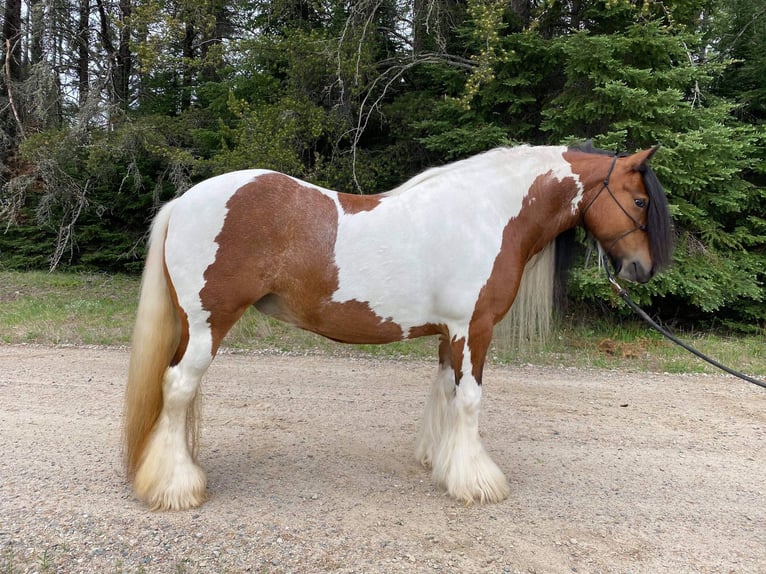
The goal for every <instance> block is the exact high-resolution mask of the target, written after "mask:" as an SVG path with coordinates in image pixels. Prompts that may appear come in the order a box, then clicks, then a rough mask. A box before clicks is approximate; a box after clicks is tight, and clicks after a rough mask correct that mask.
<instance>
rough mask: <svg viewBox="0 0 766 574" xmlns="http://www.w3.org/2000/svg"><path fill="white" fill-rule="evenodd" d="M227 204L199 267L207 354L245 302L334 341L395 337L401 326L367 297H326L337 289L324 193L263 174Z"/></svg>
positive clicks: (330, 214) (334, 218) (329, 207)
mask: <svg viewBox="0 0 766 574" xmlns="http://www.w3.org/2000/svg"><path fill="white" fill-rule="evenodd" d="M360 197H361V196H360ZM352 203H353V204H354V207H357V208H358V207H360V206H362V207H364V206H372V205H373V203H374V202H373V201H372V200H371V199H369V200H365V201H364V202H360V203H358V204H356V203H354V202H348V201H347V202H346V204H347V205H348V206H351V204H352ZM227 208H228V212H227V215H226V219H225V221H224V224H223V227H222V229H221V231H220V233H219V234H218V236H217V237H216V243H218V246H219V247H218V252H217V253H216V259H215V261H214V262H213V263H212V264H211V265H210V266H209V267H208V268H207V269H206V270H205V274H204V277H205V286H204V287H203V289H202V290H201V291H200V298H201V300H202V306H203V308H204V309H206V310H207V311H209V312H210V317H209V319H208V322H209V324H210V327H211V330H212V335H213V352H214V353H215V352H216V351H217V349H218V346H219V345H220V342H221V340H222V339H223V337H224V336H225V335H226V333H227V332H228V331H229V329H230V328H231V326H232V325H233V324H234V323H235V322H236V321H237V319H239V317H240V316H241V315H242V314H243V313H244V312H245V310H246V309H247V308H248V307H249V306H251V305H255V306H256V307H257V308H258V309H260V310H261V311H263V312H265V313H267V314H269V315H272V316H275V317H277V318H280V319H282V320H285V321H289V322H291V323H293V324H295V325H297V326H298V327H301V328H303V329H307V330H309V331H313V332H315V333H319V334H321V335H324V336H326V337H328V338H330V339H334V340H337V341H343V342H347V343H386V342H391V341H396V340H401V339H402V337H403V333H402V329H401V327H400V326H399V325H398V324H397V323H394V322H393V321H390V320H386V319H382V318H380V317H378V316H377V315H375V313H374V312H373V311H372V310H371V309H370V306H369V304H368V303H367V302H363V301H348V302H345V303H337V302H333V301H332V300H331V297H332V294H333V293H334V292H335V291H336V290H337V288H338V269H337V267H336V265H335V261H334V246H335V240H336V237H337V228H338V210H337V207H336V204H335V202H334V201H333V199H332V198H331V197H328V196H327V195H325V194H324V193H322V192H320V191H318V190H317V189H315V188H313V187H310V186H303V185H301V184H300V182H298V181H296V180H294V179H292V178H289V177H287V176H284V175H281V174H267V175H262V176H259V177H258V178H257V179H255V180H254V181H253V182H251V183H248V184H246V185H244V186H243V187H241V188H240V189H239V190H237V192H236V193H234V195H232V197H231V198H230V199H229V201H228V203H227ZM350 208H351V207H350Z"/></svg>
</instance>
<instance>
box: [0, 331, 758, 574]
mask: <svg viewBox="0 0 766 574" xmlns="http://www.w3.org/2000/svg"><path fill="white" fill-rule="evenodd" d="M126 362H127V352H126V351H124V350H114V349H79V348H45V347H16V346H0V449H1V450H0V451H1V452H2V457H1V458H0V546H2V554H0V571H1V572H3V573H4V574H6V573H12V574H15V573H18V572H65V573H69V572H104V573H114V572H125V573H128V572H129V573H139V572H144V573H149V572H194V573H196V572H211V573H213V572H215V573H222V572H264V573H265V572H307V573H311V572H339V573H346V572H359V573H368V572H369V573H378V572H386V573H387V572H456V573H457V572H460V573H464V572H468V573H470V572H497V573H504V572H522V573H530V572H534V573H545V574H547V573H572V572H579V573H601V572H603V573H607V572H610V573H618V572H619V573H652V574H659V573H674V574H678V573H685V572H689V573H691V572H709V573H728V572H736V573H760V572H766V499H765V498H764V491H765V490H766V449H764V440H765V439H766V393H765V392H763V391H762V390H760V389H758V388H756V387H753V386H751V385H747V384H745V383H742V382H738V381H737V380H735V379H732V378H727V377H717V376H696V375H695V376H671V375H657V374H649V375H647V374H638V373H626V372H607V371H585V370H568V369H553V368H536V367H523V368H504V367H503V368H501V367H493V368H489V369H488V372H487V373H486V374H485V390H484V399H485V400H484V403H483V406H484V408H483V414H482V421H481V424H482V430H483V436H484V440H485V444H486V445H487V448H488V450H489V452H490V453H491V454H492V455H493V457H494V459H495V461H496V462H497V463H498V464H499V465H500V467H501V468H503V469H504V470H505V472H506V474H507V475H508V477H509V480H510V482H511V486H512V493H511V496H510V498H509V499H508V500H506V501H505V502H503V503H501V504H496V505H490V506H483V507H482V506H478V507H471V508H466V507H464V506H462V505H460V504H458V503H456V502H454V501H453V500H451V499H449V498H447V497H445V496H443V494H442V493H441V492H440V491H439V490H438V489H437V488H436V487H435V486H434V485H433V484H432V483H431V480H430V476H429V474H428V473H427V471H425V470H424V469H422V468H421V467H420V466H419V465H418V464H417V462H416V461H415V459H414V456H413V444H414V437H415V433H416V429H417V424H418V420H419V418H420V414H421V410H422V408H423V403H424V400H425V396H426V393H427V391H428V386H429V384H430V381H431V379H432V376H433V375H434V374H435V369H436V366H435V364H432V363H418V362H415V363H413V362H397V361H389V360H386V361H374V360H369V359H354V358H326V357H287V356H274V355H232V354H230V355H224V356H221V357H219V358H218V359H217V360H216V361H215V362H214V364H213V367H212V368H211V370H210V373H209V375H208V377H207V378H206V380H205V382H204V383H203V393H204V397H205V398H204V401H203V415H204V422H203V437H202V450H201V462H202V465H203V466H204V467H205V468H206V469H207V471H208V482H209V488H210V494H211V498H210V500H209V501H208V502H207V503H206V504H205V505H204V506H203V507H201V508H199V509H196V510H192V511H187V512H177V513H163V514H159V513H151V512H148V511H147V510H145V509H144V508H143V507H142V506H141V505H140V504H138V503H137V502H136V501H135V500H134V499H133V497H132V495H131V493H130V490H129V488H128V485H127V484H126V483H125V480H124V478H123V475H122V472H121V468H120V452H119V446H118V442H119V432H120V421H119V413H120V408H121V404H120V403H121V397H122V386H123V379H124V372H125V368H126Z"/></svg>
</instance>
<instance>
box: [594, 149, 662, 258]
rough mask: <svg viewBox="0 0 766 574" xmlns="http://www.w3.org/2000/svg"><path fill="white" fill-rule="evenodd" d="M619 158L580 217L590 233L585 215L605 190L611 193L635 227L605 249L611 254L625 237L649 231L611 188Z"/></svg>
mask: <svg viewBox="0 0 766 574" xmlns="http://www.w3.org/2000/svg"><path fill="white" fill-rule="evenodd" d="M617 158H618V155H617V154H615V156H614V157H613V158H612V165H610V166H609V172H607V174H606V177H605V178H604V181H603V183H602V184H601V189H599V190H598V193H596V195H595V196H594V197H593V199H591V200H590V201H589V202H588V205H586V206H585V209H583V210H582V215H581V216H580V218H581V220H582V226H583V227H584V228H585V229H586V230H587V231H589V230H588V226H587V225H585V214H586V213H587V212H588V210H589V209H590V207H591V205H593V204H594V203H595V202H596V200H597V199H598V198H599V196H600V195H601V193H602V192H603V191H604V190H606V191H607V192H608V193H609V195H610V196H611V197H612V199H613V200H614V202H615V203H616V204H617V206H618V207H619V208H620V209H621V210H622V212H623V213H624V214H625V215H626V216H627V217H628V219H630V220H631V221H632V222H633V225H634V227H633V229H629V230H628V231H626V232H625V233H623V234H622V235H619V236H618V237H617V238H616V239H613V240H612V242H611V243H610V244H609V246H608V247H606V248H605V251H606V252H607V253H609V252H611V250H612V247H614V245H615V244H616V243H617V242H618V241H620V240H621V239H624V238H625V237H627V236H628V235H630V234H631V233H633V232H634V231H647V229H648V228H647V227H646V225H644V224H642V223H639V222H638V221H636V218H635V217H633V216H632V215H631V214H630V213H628V211H627V210H626V209H625V208H624V207H623V205H622V203H620V202H619V200H618V199H617V197H616V196H615V195H614V192H613V191H612V189H611V188H610V187H609V179H610V178H611V177H612V172H613V171H614V166H615V164H616V163H617Z"/></svg>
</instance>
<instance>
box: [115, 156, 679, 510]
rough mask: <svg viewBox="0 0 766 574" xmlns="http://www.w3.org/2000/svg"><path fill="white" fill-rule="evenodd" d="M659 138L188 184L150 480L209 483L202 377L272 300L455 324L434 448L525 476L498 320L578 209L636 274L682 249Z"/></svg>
mask: <svg viewBox="0 0 766 574" xmlns="http://www.w3.org/2000/svg"><path fill="white" fill-rule="evenodd" d="M653 153H654V149H651V150H647V151H643V152H639V153H636V154H635V155H629V156H622V157H617V156H611V157H610V156H607V155H605V154H603V153H596V152H594V151H593V150H584V149H574V148H566V147H530V146H521V147H516V148H500V149H494V150H491V151H489V152H486V153H483V154H480V155H477V156H474V157H472V158H469V159H466V160H462V161H458V162H455V163H452V164H449V165H446V166H443V167H438V168H434V169H430V170H428V171H425V172H424V173H422V174H420V175H418V176H416V177H415V178H413V179H412V180H410V181H408V182H407V183H405V184H404V185H402V186H400V187H398V188H396V189H394V190H392V191H390V192H387V193H383V194H381V195H368V196H364V195H351V194H345V193H339V192H335V191H330V190H327V189H323V188H321V187H318V186H316V185H312V184H310V183H306V182H304V181H300V180H298V179H295V178H292V177H289V176H287V175H283V174H280V173H276V172H273V171H266V170H244V171H236V172H233V173H227V174H224V175H220V176H217V177H213V178H211V179H208V180H206V181H203V182H202V183H199V184H197V185H195V186H194V187H192V188H191V189H189V190H188V191H187V192H186V193H185V194H183V195H182V196H181V197H179V198H177V199H175V200H172V201H170V202H169V203H168V204H166V205H165V206H164V207H163V208H162V209H161V210H160V211H159V213H158V214H157V216H156V218H155V220H154V223H153V225H152V231H151V235H150V242H149V251H148V255H147V259H146V266H145V270H144V275H143V280H142V285H141V294H140V300H139V305H138V311H137V319H136V325H135V331H134V335H133V346H132V353H131V357H130V366H129V377H128V385H127V390H126V395H125V409H124V447H125V457H126V467H127V472H128V476H129V477H130V478H132V480H133V484H134V489H135V493H136V495H137V497H138V498H139V499H140V500H142V501H144V502H145V503H146V504H147V505H148V506H149V507H151V508H152V509H163V510H165V509H185V508H190V507H195V506H198V505H200V504H201V503H202V502H203V501H204V500H205V496H206V478H205V472H204V471H203V470H202V468H200V466H199V465H198V463H197V460H196V450H197V449H196V444H197V441H196V436H197V428H198V419H197V417H196V412H197V411H196V408H195V405H196V399H197V396H198V388H199V384H200V380H201V378H202V377H203V375H204V374H205V372H206V370H207V369H208V366H209V365H210V363H211V361H212V360H213V358H214V357H215V355H216V352H217V351H218V349H219V346H220V345H221V341H222V339H223V338H224V336H225V335H226V333H227V332H228V331H229V329H230V328H231V327H232V325H233V324H234V323H235V322H236V321H237V320H238V319H239V317H240V316H241V315H242V314H243V313H244V312H245V310H246V309H247V308H248V307H251V306H254V307H255V308H257V309H258V310H260V311H261V312H263V313H265V314H266V315H269V316H272V317H276V318H278V319H281V320H283V321H287V322H289V323H292V324H293V325H296V326H298V327H300V328H302V329H307V330H309V331H313V332H315V333H319V334H321V335H324V336H325V337H328V338H330V339H334V340H336V341H342V342H346V343H387V342H392V341H399V340H402V339H411V338H414V337H421V336H426V335H438V336H439V338H440V344H439V370H438V376H437V378H436V381H435V382H434V383H433V386H432V390H431V393H430V396H429V398H428V399H427V402H426V408H425V415H424V418H423V421H422V425H421V427H420V431H419V433H418V437H417V441H416V455H417V458H418V459H419V460H420V461H421V462H422V463H423V464H424V465H426V466H430V467H431V468H432V474H433V478H434V480H435V482H436V483H438V484H439V485H441V486H442V487H444V488H445V489H446V491H447V492H448V493H449V494H450V495H451V496H453V497H455V498H456V499H458V500H460V501H463V502H465V503H468V504H470V503H472V502H495V501H500V500H502V499H504V498H505V497H506V496H507V495H508V494H509V486H508V482H507V480H506V478H505V476H504V475H503V473H502V471H501V470H500V469H499V468H498V467H497V465H496V464H495V463H494V462H493V461H492V459H491V458H490V457H489V455H488V454H487V452H486V450H485V449H484V447H483V446H482V443H481V440H480V438H479V418H478V417H479V404H480V401H481V395H482V386H481V383H482V369H483V367H484V362H485V357H486V354H487V350H488V348H489V344H490V339H491V337H492V330H493V326H494V325H495V324H496V323H497V322H498V321H500V319H501V318H502V317H503V316H504V315H505V314H506V313H507V312H508V310H509V308H510V307H511V304H512V303H513V301H514V298H515V297H516V294H517V292H518V290H519V286H520V284H521V282H522V276H523V271H524V269H525V266H526V265H527V263H528V262H529V261H530V259H531V258H532V257H533V256H534V255H535V254H536V253H538V252H539V251H541V250H542V249H543V248H544V247H546V245H548V244H549V243H551V241H552V240H554V239H555V238H556V237H557V236H558V235H559V234H561V233H562V232H564V231H565V230H568V229H570V228H573V227H575V226H576V225H578V224H580V225H583V226H584V227H585V229H586V230H587V231H588V232H589V233H590V234H591V235H593V236H594V237H595V238H596V240H597V241H598V242H599V243H600V245H601V246H602V248H603V249H604V250H605V251H606V253H607V254H608V256H609V257H610V259H611V261H612V264H613V265H614V268H615V271H616V272H617V273H618V275H619V276H620V277H622V278H624V279H628V280H632V281H636V282H646V281H648V280H649V279H650V278H651V277H652V276H653V275H654V274H655V273H656V272H657V271H658V270H660V269H661V268H662V267H663V266H665V265H666V264H667V263H668V262H669V259H670V256H671V247H670V245H671V241H670V236H671V227H670V215H669V212H668V204H667V200H666V199H665V196H664V194H663V192H662V188H661V187H660V185H659V183H658V181H657V179H656V176H655V175H654V173H653V172H652V171H651V169H650V168H649V166H648V163H647V162H648V161H649V159H650V158H651V156H652V154H653Z"/></svg>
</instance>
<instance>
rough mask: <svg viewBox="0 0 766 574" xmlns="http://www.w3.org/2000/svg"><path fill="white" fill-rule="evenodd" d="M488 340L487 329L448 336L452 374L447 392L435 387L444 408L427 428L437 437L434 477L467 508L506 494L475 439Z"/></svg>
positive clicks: (441, 383) (504, 482) (501, 479)
mask: <svg viewBox="0 0 766 574" xmlns="http://www.w3.org/2000/svg"><path fill="white" fill-rule="evenodd" d="M490 338H491V327H490V331H489V333H486V332H479V333H474V332H472V333H471V335H470V336H469V337H467V338H466V337H461V338H459V339H458V338H456V337H453V338H452V339H451V340H450V341H449V351H450V353H449V357H450V359H451V361H450V362H451V371H452V372H454V379H453V381H452V382H451V387H452V388H451V389H450V391H451V392H448V391H447V390H446V389H445V386H446V385H445V381H444V380H443V379H442V380H441V381H438V380H437V383H436V384H437V385H439V392H440V393H442V394H441V397H439V399H437V400H442V401H443V403H444V404H443V406H444V409H443V414H442V413H439V416H440V417H441V424H440V425H434V424H432V425H431V428H432V429H433V432H434V434H435V435H436V433H438V436H433V437H432V440H433V443H432V449H431V452H432V458H431V465H432V467H433V478H434V480H435V481H436V482H437V483H438V484H441V485H443V486H444V487H445V488H446V489H447V492H448V494H450V496H453V497H455V498H456V499H458V500H460V501H462V502H465V503H466V504H472V503H473V502H480V503H485V502H498V501H500V500H503V499H504V498H506V497H507V496H508V494H509V493H510V487H509V486H508V481H507V480H506V478H505V475H504V474H503V472H502V471H501V470H500V469H499V468H498V466H497V465H496V464H495V463H494V462H493V460H492V459H491V458H490V456H489V454H487V451H486V450H484V446H483V445H482V443H481V438H480V437H479V406H480V403H481V394H482V387H481V374H482V369H483V367H484V360H485V357H486V352H487V348H488V347H489V340H490ZM445 354H446V349H442V350H441V352H440V355H441V356H442V357H444V356H445ZM442 366H443V363H442ZM443 371H444V369H443V368H442V370H441V371H440V378H441V377H442V376H443ZM435 391H436V389H435ZM433 398H434V397H433V395H432V399H433ZM444 399H446V400H444ZM434 410H435V409H434V408H433V407H432V412H433V411H434ZM427 416H428V414H427ZM439 427H440V428H439ZM418 446H420V444H419V445H418Z"/></svg>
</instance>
